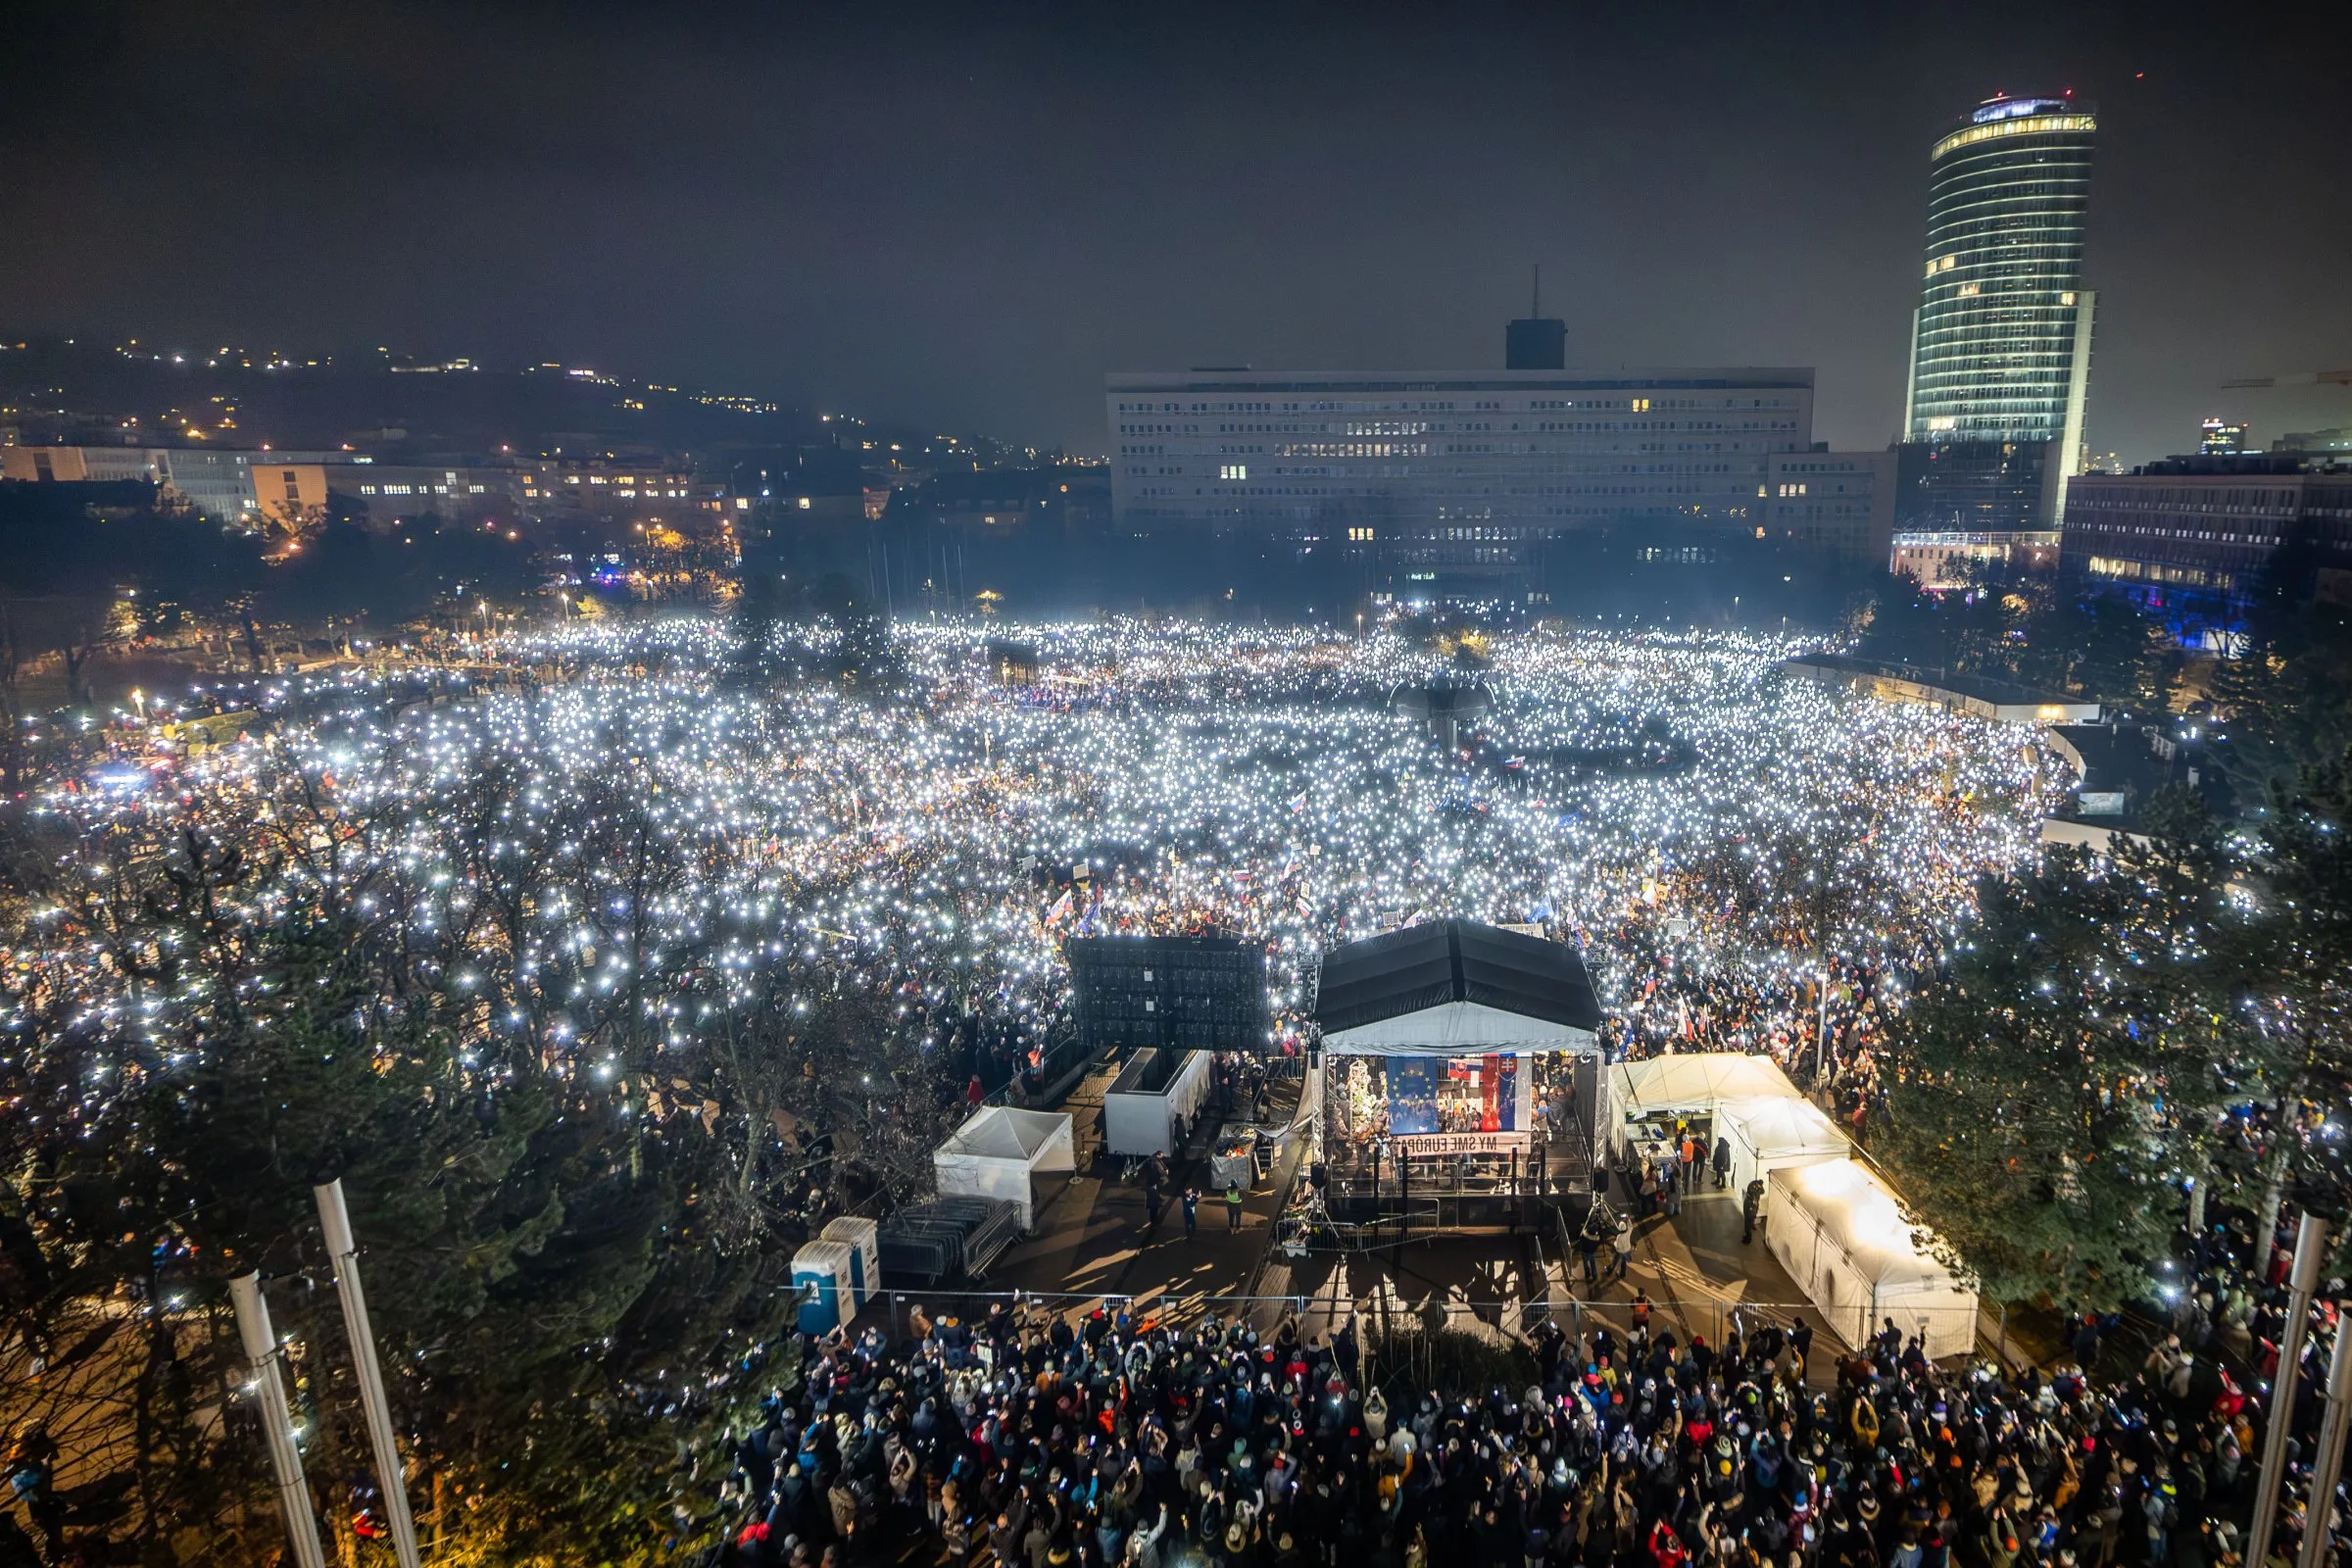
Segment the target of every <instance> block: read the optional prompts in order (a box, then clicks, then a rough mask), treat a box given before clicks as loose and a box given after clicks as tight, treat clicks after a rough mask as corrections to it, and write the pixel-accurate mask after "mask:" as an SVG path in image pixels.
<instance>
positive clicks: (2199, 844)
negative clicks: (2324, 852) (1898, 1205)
mask: <svg viewBox="0 0 2352 1568" xmlns="http://www.w3.org/2000/svg"><path fill="white" fill-rule="evenodd" d="M2142 825H2143V826H2144V827H2146V828H2148V829H2150V832H2151V838H2152V841H2153V842H2152V843H2151V844H2150V845H2148V846H2146V847H2144V848H2143V847H2131V846H2126V847H2125V848H2124V849H2123V850H2122V851H2120V852H2119V853H2118V854H2117V855H2116V856H2115V857H2114V858H2112V859H2109V858H2101V857H2098V856H2094V855H2091V854H2088V853H2085V852H2082V851H2080V850H2072V849H2060V850H2054V851H2052V852H2051V853H2050V854H2049V855H2048V856H2047V857H2046V858H2044V860H2043V861H2042V863H2041V864H2040V865H2038V866H2037V867H2035V868H2034V870H2032V871H2030V872H2028V873H2026V874H2024V875H2021V876H2020V877H2018V878H2017V879H2016V880H2014V881H2011V882H2004V883H1995V884H1992V885H1990V886H1988V887H1987V888H1986V889H1985V895H1984V900H1983V911H1982V916H1981V920H1980V923H1979V925H1978V927H1977V928H1976V929H1975V930H1974V931H1972V932H1971V933H1970V935H1969V937H1968V939H1967V941H1966V942H1965V944H1964V945H1963V947H1962V949H1961V951H1960V952H1959V954H1958V955H1957V956H1956V961H1955V964H1954V968H1953V971H1952V973H1951V975H1950V976H1949V978H1947V979H1945V980H1943V981H1941V982H1939V983H1937V984H1936V985H1934V986H1932V987H1930V988H1929V989H1928V990H1927V991H1925V992H1924V993H1923V994H1922V995H1921V997H1920V998H1919V999H1918V1001H1917V1002H1916V1004H1915V1005H1913V1007H1912V1008H1911V1009H1909V1011H1908V1012H1906V1013H1905V1014H1903V1015H1901V1017H1900V1019H1899V1022H1898V1024H1897V1026H1896V1028H1895V1030H1894V1032H1893V1040H1892V1044H1893V1046H1894V1047H1895V1051H1896V1054H1897V1056H1898V1058H1899V1059H1900V1060H1901V1061H1902V1062H1903V1066H1902V1070H1901V1075H1900V1077H1899V1079H1898V1082H1897V1083H1896V1085H1895V1086H1894V1088H1893V1091H1892V1093H1891V1095H1890V1101H1891V1107H1892V1116H1891V1125H1890V1127H1889V1129H1888V1131H1887V1136H1886V1138H1885V1140H1884V1141H1883V1143H1881V1144H1880V1145H1877V1146H1874V1150H1875V1151H1876V1152H1881V1153H1882V1155H1883V1157H1884V1158H1885V1159H1886V1160H1887V1163H1888V1164H1889V1165H1890V1166H1891V1167H1892V1168H1893V1169H1894V1170H1895V1171H1896V1172H1897V1173H1898V1175H1899V1176H1900V1178H1901V1180H1900V1181H1899V1183H1898V1185H1899V1186H1900V1188H1901V1190H1902V1192H1903V1193H1904V1196H1905V1200H1906V1201H1907V1203H1908V1204H1909V1206H1910V1208H1911V1211H1912V1214H1913V1217H1914V1218H1916V1219H1917V1220H1918V1221H1920V1222H1921V1223H1922V1224H1923V1225H1926V1226H1929V1227H1931V1228H1933V1230H1934V1231H1935V1232H1936V1235H1937V1236H1938V1237H1939V1238H1940V1239H1941V1244H1942V1245H1943V1246H1944V1247H1945V1248H1946V1249H1948V1250H1949V1251H1950V1253H1951V1254H1952V1256H1953V1257H1954V1259H1955V1260H1956V1261H1958V1262H1959V1263H1961V1264H1962V1265H1964V1266H1965V1268H1966V1269H1967V1270H1968V1271H1969V1272H1970V1273H1971V1274H1973V1275H1975V1276H1976V1277H1977V1278H1978V1279H1979V1280H1980V1281H1981V1282H1982V1284H1983V1286H1984V1288H1985V1291H1986V1292H1987V1293H1988V1294H1990V1295H1992V1296H1994V1297H1996V1298H1999V1299H2037V1300H2045V1301H2065V1302H2071V1303H2080V1304H2083V1305H2093V1306H2110V1305H2114V1304H2117V1303H2120V1302H2123V1301H2126V1300H2130V1299H2133V1298H2134V1297H2135V1296H2136V1295H2138V1294H2139V1293H2140V1292H2141V1290H2142V1289H2143V1288H2144V1287H2145V1285H2146V1284H2147V1282H2148V1280H2149V1279H2150V1277H2151V1274H2150V1271H2151V1269H2152V1268H2153V1267H2154V1265H2155V1264H2156V1263H2157V1261H2158V1260H2160V1259H2161V1258H2163V1257H2164V1256H2165V1255H2166V1254H2167V1252H2168V1251H2169V1250H2170V1249H2171V1239H2172V1234H2173V1231H2174V1228H2175V1227H2176V1225H2177V1224H2178V1222H2179V1220H2178V1216H2179V1210H2180V1183H2181V1181H2182V1179H2183V1173H2184V1172H2186V1173H2190V1174H2194V1173H2196V1172H2198V1171H2201V1170H2202V1169H2203V1167H2204V1165H2205V1163H2206V1162H2207V1160H2208V1159H2209V1158H2210V1153H2209V1146H2210V1143H2211V1140H2212V1137H2213V1129H2214V1127H2215V1125H2216V1123H2217V1120H2218V1118H2219V1116H2220V1114H2221V1111H2222V1109H2223V1107H2224V1105H2225V1103H2227V1101H2228V1099H2229V1086H2228V1085H2227V1083H2226V1082H2225V1080H2224V1079H2223V1077H2222V1076H2221V1067H2222V1064H2223V1063H2224V1062H2226V1061H2228V1060H2229V1059H2230V1058H2231V1057H2232V1056H2233V1054H2235V1053H2236V1052H2237V1051H2238V1050H2239V1049H2240V1047H2241V1045H2242V1040H2241V1033H2242V1032H2241V1031H2237V1030H2235V1029H2234V1028H2233V1027H2232V1024H2231V1021H2230V1020H2229V1018H2228V1017H2227V1016H2226V1013H2225V1012H2224V1011H2223V1010H2222V1008H2220V1007H2219V1006H2217V998H2220V997H2222V996H2224V995H2226V993H2227V989H2228V972H2227V966H2226V964H2225V963H2224V962H2223V960H2222V959H2221V958H2220V957H2218V956H2216V954H2215V951H2214V941H2215V934H2216V922H2217V921H2218V920H2219V919H2220V910H2221V900H2222V897H2223V888H2224V883H2225V874H2226V863H2227V862H2226V860H2225V859H2224V858H2223V856H2222V854H2221V851H2220V848H2219V845H2218V841H2217V838H2218V836H2217V834H2216V832H2215V830H2214V827H2213V824H2212V823H2211V822H2210V821H2209V820H2207V819H2206V818H2205V817H2204V815H2203V813H2202V809H2201V807H2199V806H2198V804H2197V803H2195V802H2194V801H2193V800H2192V799H2189V798H2186V797H2174V796H2168V797H2166V798H2163V799H2161V800H2158V801H2156V802H2153V803H2152V804H2151V809H2150V810H2149V812H2148V813H2147V816H2146V819H2145V820H2144V821H2143V823H2142Z"/></svg>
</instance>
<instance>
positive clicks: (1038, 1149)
mask: <svg viewBox="0 0 2352 1568" xmlns="http://www.w3.org/2000/svg"><path fill="white" fill-rule="evenodd" d="M931 1164H932V1167H933V1169H934V1171H935V1172H936V1174H937V1176H938V1180H939V1191H940V1194H941V1196H942V1197H971V1198H1002V1199H1009V1200H1010V1201H1012V1202H1014V1203H1017V1204H1018V1205H1020V1213H1021V1229H1023V1230H1025V1231H1026V1230H1034V1229H1035V1228H1036V1223H1037V1184H1036V1182H1035V1180H1034V1179H1033V1178H1034V1177H1035V1175H1036V1173H1037V1172H1039V1171H1067V1170H1075V1169H1077V1168H1078V1155H1077V1152H1076V1147H1075V1145H1074V1144H1073V1143H1072V1141H1071V1131H1070V1118H1069V1115H1068V1113H1067V1112H1064V1111H1057V1110H1056V1111H1046V1110H1016V1109H1014V1108H1013V1107H1012V1106H1010V1105H990V1106H987V1107H985V1108H984V1109H982V1110H979V1111H977V1112H975V1113H974V1114H973V1116H972V1119H971V1120H969V1121H967V1122H965V1123H964V1124H963V1125H962V1126H960V1127H958V1128H956V1130H955V1131H954V1132H953V1133H950V1134H949V1135H948V1141H947V1142H946V1143H944V1144H942V1145H940V1146H939V1149H938V1150H937V1151H936V1152H934V1153H933V1154H932V1156H931Z"/></svg>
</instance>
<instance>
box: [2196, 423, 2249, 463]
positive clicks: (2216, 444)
mask: <svg viewBox="0 0 2352 1568" xmlns="http://www.w3.org/2000/svg"><path fill="white" fill-rule="evenodd" d="M2197 450H2198V451H2199V452H2201V453H2203V454H2204V455H2205V456H2206V457H2209V458H2213V457H2226V456H2228V455H2229V454H2230V453H2233V452H2251V451H2253V450H2254V443H2253V440H2252V432H2251V431H2250V430H2249V429H2248V428H2247V426H2246V422H2245V420H2243V419H2224V418H2219V417H2209V418H2207V419H2206V420H2205V421H2204V422H2203V423H2202V424H2200V425H2199V426H2198V427H2197Z"/></svg>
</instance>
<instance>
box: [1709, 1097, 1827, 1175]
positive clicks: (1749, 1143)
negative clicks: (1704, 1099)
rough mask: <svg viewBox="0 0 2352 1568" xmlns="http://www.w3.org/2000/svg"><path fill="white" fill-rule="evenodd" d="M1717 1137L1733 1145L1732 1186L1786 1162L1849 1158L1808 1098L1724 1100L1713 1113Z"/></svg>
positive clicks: (1818, 1107)
mask: <svg viewBox="0 0 2352 1568" xmlns="http://www.w3.org/2000/svg"><path fill="white" fill-rule="evenodd" d="M1715 1133H1716V1136H1717V1137H1720V1138H1725V1139H1728V1140H1730V1142H1731V1146H1732V1191H1733V1192H1735V1193H1744V1192H1746V1191H1747V1184H1748V1183H1749V1182H1751V1181H1753V1180H1754V1179H1755V1178H1756V1177H1758V1176H1762V1175H1765V1174H1767V1173H1768V1172H1771V1171H1776V1170H1781V1169H1783V1168H1785V1167H1787V1166H1790V1165H1818V1164H1820V1163H1822V1162H1823V1161H1824V1160H1831V1159H1848V1158H1851V1157H1852V1155H1853V1152H1854V1146H1853V1144H1852V1143H1851V1141H1849V1140H1848V1139H1847V1138H1846V1136H1845V1134H1843V1133H1841V1132H1839V1131H1838V1125H1837V1123H1835V1122H1833V1121H1831V1120H1830V1118H1829V1116H1828V1114H1827V1113H1825V1112H1824V1111H1823V1110H1822V1108H1821V1107H1820V1106H1819V1105H1816V1104H1814V1103H1813V1102H1811V1101H1810V1100H1788V1099H1782V1098H1780V1097H1778V1096H1770V1097H1756V1098H1752V1099H1747V1100H1727V1101H1725V1102H1724V1103H1723V1104H1722V1105H1721V1106H1719V1107H1718V1108H1717V1110H1716V1112H1715Z"/></svg>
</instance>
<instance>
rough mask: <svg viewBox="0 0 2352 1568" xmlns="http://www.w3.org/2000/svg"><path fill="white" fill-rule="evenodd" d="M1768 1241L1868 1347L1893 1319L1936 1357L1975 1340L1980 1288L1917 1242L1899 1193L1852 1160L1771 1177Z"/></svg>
mask: <svg viewBox="0 0 2352 1568" xmlns="http://www.w3.org/2000/svg"><path fill="white" fill-rule="evenodd" d="M1764 1216H1765V1217H1764V1224H1765V1232H1764V1241H1765V1245H1766V1246H1767V1247H1768V1248H1770V1249H1771V1250H1772V1253H1773V1255H1774V1256H1775V1257H1777V1258H1779V1259H1780V1260H1781V1262H1782V1264H1783V1266H1785V1267H1786V1268H1787V1269H1788V1270H1789V1277H1790V1278H1791V1279H1793V1280H1795V1281H1796V1283H1797V1285H1798V1286H1799V1287H1800V1288H1802V1289H1803V1291H1804V1293H1805V1295H1806V1296H1807V1297H1808V1298H1810V1299H1812V1302H1813V1304H1814V1305H1815V1306H1817V1307H1819V1308H1820V1309H1821V1315H1822V1317H1823V1318H1824V1319H1826V1320H1827V1321H1828V1323H1829V1325H1830V1328H1831V1330H1832V1331H1833V1332H1835V1333H1836V1334H1837V1335H1838V1338H1839V1339H1841V1340H1843V1341H1844V1342H1845V1343H1846V1345H1847V1346H1848V1347H1850V1348H1856V1349H1858V1348H1861V1346H1862V1345H1863V1344H1864V1342H1865V1341H1867V1340H1868V1339H1869V1338H1870V1336H1871V1335H1872V1334H1873V1333H1875V1332H1877V1331H1878V1329H1879V1327H1880V1325H1881V1324H1882V1323H1883V1322H1884V1321H1885V1320H1886V1319H1887V1318H1892V1319H1894V1326H1895V1327H1896V1328H1897V1329H1900V1330H1901V1331H1902V1332H1903V1333H1904V1334H1905V1335H1912V1334H1918V1335H1920V1336H1921V1337H1922V1338H1923V1340H1924V1341H1925V1343H1926V1347H1927V1353H1928V1355H1929V1357H1930V1358H1931V1359H1936V1360H1940V1359H1941V1358H1943V1357H1944V1356H1948V1355H1965V1354H1967V1353H1968V1352H1969V1351H1970V1350H1971V1349H1973V1348H1975V1347H1976V1343H1977V1293H1976V1292H1974V1291H1972V1290H1970V1289H1969V1288H1968V1286H1967V1285H1966V1284H1964V1283H1963V1282H1961V1281H1960V1280H1958V1279H1956V1278H1955V1277H1954V1276H1953V1274H1952V1272H1951V1270H1949V1269H1947V1268H1945V1267H1944V1266H1943V1265H1942V1264H1941V1263H1939V1262H1937V1261H1936V1258H1935V1257H1934V1255H1932V1254H1931V1253H1929V1252H1928V1251H1926V1250H1924V1249H1922V1248H1921V1247H1920V1246H1919V1244H1918V1243H1917V1242H1915V1241H1913V1240H1912V1226H1911V1224H1910V1223H1909V1222H1908V1221H1906V1220H1905V1219H1904V1218H1903V1215H1902V1210H1901V1208H1900V1207H1898V1206H1897V1205H1896V1203H1895V1201H1894V1194H1893V1193H1892V1192H1891V1191H1889V1190H1888V1189H1887V1185H1886V1184H1885V1183H1884V1182H1882V1181H1880V1180H1879V1179H1878V1177H1876V1176H1875V1175H1873V1174H1872V1173H1871V1172H1870V1171H1868V1170H1866V1169H1865V1168H1863V1167H1862V1166H1861V1165H1859V1164H1857V1163H1856V1162H1854V1161H1853V1160H1850V1159H1834V1160H1828V1161H1825V1162H1823V1163H1821V1164H1818V1165H1789V1166H1784V1167H1783V1168H1781V1169H1779V1170H1776V1171H1774V1172H1773V1173H1772V1174H1771V1175H1770V1176H1768V1177H1767V1178H1766V1179H1765V1197H1764Z"/></svg>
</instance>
